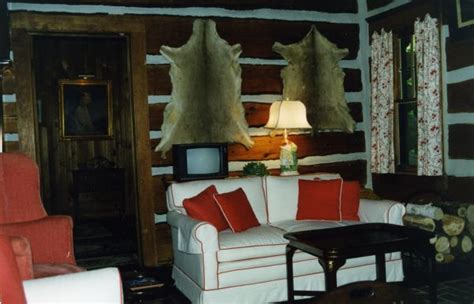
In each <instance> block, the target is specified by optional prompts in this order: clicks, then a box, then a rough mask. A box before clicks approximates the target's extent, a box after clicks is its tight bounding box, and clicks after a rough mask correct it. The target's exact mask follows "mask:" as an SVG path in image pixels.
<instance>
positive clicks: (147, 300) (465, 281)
mask: <svg viewBox="0 0 474 304" xmlns="http://www.w3.org/2000/svg"><path fill="white" fill-rule="evenodd" d="M410 289H411V290H412V291H413V292H414V293H415V294H416V295H418V296H419V298H420V299H422V301H424V303H427V304H428V303H429V297H428V292H427V290H428V288H427V287H411V288H410ZM126 297H127V293H126ZM125 303H126V304H132V303H144V304H168V303H169V304H188V303H191V302H190V301H189V300H188V299H187V298H186V297H185V296H184V295H183V294H182V293H180V292H179V291H178V290H177V289H176V288H174V287H169V288H166V290H163V291H161V292H156V293H155V294H154V293H153V292H149V293H148V294H143V295H137V296H136V297H130V296H129V297H128V298H126V300H125ZM301 303H304V301H303V302H301ZM473 303H474V276H471V277H467V278H462V279H456V280H450V281H445V282H440V283H439V284H438V304H473Z"/></svg>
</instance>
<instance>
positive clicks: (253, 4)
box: [9, 0, 357, 13]
mask: <svg viewBox="0 0 474 304" xmlns="http://www.w3.org/2000/svg"><path fill="white" fill-rule="evenodd" d="M9 2H21V3H41V4H44V3H53V4H87V5H97V4H98V1H96V0H57V1H56V0H49V1H48V0H10V1H9ZM100 4H101V5H119V6H136V7H174V8H183V7H222V8H227V9H234V10H249V9H258V8H273V9H288V10H310V11H320V12H328V13H340V12H345V13H357V0H338V1H307V0H279V1H272V0H101V1H100Z"/></svg>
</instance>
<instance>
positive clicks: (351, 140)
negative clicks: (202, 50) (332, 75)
mask: <svg viewBox="0 0 474 304" xmlns="http://www.w3.org/2000/svg"><path fill="white" fill-rule="evenodd" d="M45 2H47V1H32V0H26V1H21V2H20V1H11V2H9V10H10V13H11V18H12V19H14V18H15V15H16V14H19V13H22V14H23V13H25V11H26V14H30V13H31V14H33V13H34V14H41V15H45V16H49V17H50V18H55V17H56V14H69V15H73V16H83V15H87V16H93V15H95V14H110V15H120V18H121V20H123V22H129V21H133V22H137V21H138V22H141V23H143V24H144V25H145V27H146V52H147V62H146V67H147V72H148V107H149V113H150V115H149V120H150V128H149V132H150V138H151V143H150V148H151V149H150V154H151V157H152V168H150V170H151V171H152V175H153V189H154V209H155V212H156V214H157V217H156V218H157V221H163V220H164V214H165V213H166V206H165V197H164V189H165V181H166V180H170V179H171V178H172V164H173V163H172V159H171V155H168V157H167V158H166V159H162V158H161V157H160V153H155V152H153V151H152V149H153V148H154V147H155V146H156V144H157V143H158V142H159V140H160V136H161V133H160V128H161V123H162V120H163V110H164V107H165V106H166V104H167V102H168V101H169V98H170V94H171V82H170V78H169V75H168V71H169V64H168V62H167V61H166V60H165V59H164V58H163V56H161V55H160V54H159V49H160V47H161V46H162V45H167V46H172V47H179V46H181V45H182V44H184V43H185V42H186V40H187V39H188V38H189V36H190V34H191V29H192V22H193V20H194V19H195V18H211V19H213V20H215V21H216V24H217V31H218V33H219V35H220V36H221V37H222V38H223V39H225V40H227V41H228V42H229V44H235V43H240V44H241V45H242V50H243V52H242V55H241V56H240V63H241V66H242V101H243V103H244V108H245V112H246V118H247V121H248V123H249V126H250V134H251V135H252V138H253V140H254V141H255V145H254V147H253V148H252V149H250V150H246V149H245V148H244V147H243V146H241V145H238V144H231V145H230V147H229V169H230V171H231V174H232V175H239V174H240V171H241V170H242V168H243V166H244V165H245V164H246V163H247V162H248V161H252V160H258V161H263V162H264V163H265V164H266V165H267V166H268V167H269V168H270V169H272V171H273V172H276V171H277V169H278V167H279V160H278V157H279V146H280V143H281V138H278V137H276V138H271V137H269V136H268V130H265V129H263V128H262V126H263V125H264V124H265V123H266V120H267V118H268V109H269V107H270V104H271V102H273V101H275V100H278V99H280V98H281V93H282V81H281V78H280V71H281V69H282V68H283V67H284V66H285V65H286V62H285V61H284V60H283V59H281V58H280V57H279V56H278V54H276V53H274V52H272V50H271V48H272V45H273V43H274V42H275V41H279V42H282V43H284V44H290V43H294V42H297V41H300V40H301V39H302V38H303V37H304V36H305V35H306V33H307V32H308V31H309V29H310V26H311V25H312V24H315V25H316V26H317V28H318V30H319V31H320V32H321V33H322V34H323V35H325V36H326V37H327V38H328V39H329V40H331V41H332V42H334V43H336V44H337V45H338V46H339V47H341V48H343V47H346V48H348V49H349V55H348V56H347V57H346V58H344V59H343V60H342V61H341V62H340V64H341V66H342V67H343V69H344V72H345V73H346V77H345V81H344V86H345V91H346V99H347V102H348V104H349V107H350V109H351V114H352V116H353V117H354V119H355V121H356V122H357V125H356V132H355V133H354V134H345V133H340V132H323V133H318V134H316V135H315V136H314V137H311V136H310V135H306V134H293V135H291V134H290V139H291V140H292V141H294V142H295V143H296V144H297V145H298V147H299V151H298V157H299V161H300V172H302V173H306V172H315V171H325V172H339V173H341V174H342V175H343V176H344V177H345V178H347V179H357V180H360V181H361V182H362V184H364V185H366V186H367V187H371V175H370V174H369V175H367V159H368V154H367V151H368V147H369V144H370V141H369V140H368V136H369V135H370V126H369V124H368V123H369V122H368V120H367V117H369V104H370V103H369V97H368V94H369V91H370V89H369V77H368V67H367V62H368V61H367V58H368V56H367V54H368V37H369V36H368V31H367V24H366V21H365V18H366V17H367V14H368V13H367V4H366V3H365V0H359V1H357V0H346V1H303V0H301V1H290V0H288V1H278V2H274V1H268V0H254V1H218V0H215V1H199V2H195V1H186V0H182V1H173V2H170V1H150V0H139V1H123V0H120V1H119V0H102V1H100V5H99V4H97V1H87V0H62V1H54V2H53V1H51V3H50V4H45ZM66 4H67V5H66ZM160 4H161V5H160ZM14 55H15V54H13V57H14ZM5 84H6V85H5V89H6V90H4V93H3V94H4V95H3V97H4V100H5V101H6V103H5V104H4V108H5V133H6V135H5V139H6V144H5V147H6V150H7V151H15V150H19V149H20V147H19V138H18V127H19V126H18V124H17V113H16V103H15V87H14V85H11V86H9V85H8V83H5ZM132 90H133V88H132ZM155 232H156V238H157V248H156V252H155V257H156V259H155V261H154V262H153V263H152V264H155V263H163V262H168V261H170V259H171V258H172V257H171V251H170V243H169V242H170V237H169V230H168V226H167V225H166V224H164V223H159V224H157V225H156V226H155Z"/></svg>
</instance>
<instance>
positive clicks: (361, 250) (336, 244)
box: [284, 223, 437, 303]
mask: <svg viewBox="0 0 474 304" xmlns="http://www.w3.org/2000/svg"><path fill="white" fill-rule="evenodd" d="M433 236H434V234H433V233H431V232H428V231H424V230H420V229H417V228H412V227H404V226H398V225H392V224H382V223H370V224H358V225H351V226H346V227H338V228H330V229H318V230H309V231H301V232H293V233H286V234H285V235H284V237H285V238H286V239H288V240H289V241H290V242H289V243H288V245H287V247H286V267H287V284H288V301H289V302H292V301H294V296H295V295H314V294H317V292H314V291H303V290H297V291H295V290H294V284H293V255H294V253H295V251H296V250H297V249H299V250H301V251H304V252H306V253H309V254H311V255H314V256H316V257H317V258H318V261H319V263H320V264H321V266H322V267H323V269H324V274H325V283H326V292H329V291H331V290H333V289H335V288H336V287H337V279H336V273H337V270H338V269H339V268H340V267H341V266H343V265H344V264H345V262H346V260H347V259H349V258H355V257H361V256H370V255H375V257H376V272H377V281H380V282H385V281H386V272H385V253H390V252H397V251H416V252H419V253H421V254H422V255H424V256H425V257H426V261H427V269H428V273H427V281H428V282H429V286H430V290H429V291H430V297H431V303H436V300H437V292H436V284H437V283H436V277H435V275H434V272H435V262H434V254H435V253H434V248H433V246H432V245H431V244H430V242H429V240H430V238H432V237H433Z"/></svg>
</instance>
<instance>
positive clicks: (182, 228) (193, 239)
mask: <svg viewBox="0 0 474 304" xmlns="http://www.w3.org/2000/svg"><path fill="white" fill-rule="evenodd" d="M166 219H167V222H168V224H170V226H171V228H172V229H173V228H174V229H177V230H178V233H177V236H178V239H177V240H174V241H175V244H176V247H177V249H178V250H180V251H183V252H186V253H189V254H203V253H204V252H205V253H211V252H216V251H217V250H219V241H218V236H217V229H216V227H214V226H212V225H211V224H209V223H207V222H200V221H197V220H195V219H193V218H191V217H189V216H187V215H184V214H182V213H179V212H177V211H170V212H168V213H167V215H166Z"/></svg>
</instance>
